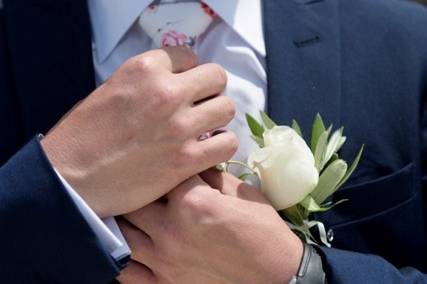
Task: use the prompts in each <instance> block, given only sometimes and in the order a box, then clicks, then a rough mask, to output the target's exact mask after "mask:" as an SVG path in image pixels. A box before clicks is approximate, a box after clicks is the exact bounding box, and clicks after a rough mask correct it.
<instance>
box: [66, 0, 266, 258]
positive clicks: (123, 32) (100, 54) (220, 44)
mask: <svg viewBox="0 0 427 284" xmlns="http://www.w3.org/2000/svg"><path fill="white" fill-rule="evenodd" d="M151 2H152V0H126V1H119V0H88V5H89V14H90V19H91V24H92V34H93V39H92V46H93V64H94V67H95V74H96V82H97V85H100V84H102V83H103V82H104V81H106V80H107V79H108V78H109V77H110V76H111V75H112V74H113V73H114V72H115V71H116V70H117V69H118V68H119V67H120V66H121V65H122V64H123V63H124V62H125V61H126V60H127V59H129V58H131V57H133V56H136V55H138V54H140V53H143V52H145V51H148V50H150V49H153V48H154V45H153V43H152V41H151V39H150V38H149V37H148V36H147V35H146V34H145V33H144V31H143V30H142V28H141V27H140V26H139V25H138V21H137V19H138V17H139V15H140V14H141V13H142V11H143V10H144V9H145V8H146V7H147V6H148V5H149V4H151ZM204 2H205V3H206V4H208V5H209V6H210V7H211V8H212V9H213V10H214V11H215V12H216V13H217V14H218V16H219V19H218V20H217V21H215V22H214V23H213V24H212V25H211V27H209V28H208V30H207V31H206V32H205V33H204V34H203V35H201V36H200V37H198V38H197V40H196V43H195V46H194V47H193V51H194V52H195V53H196V54H197V55H198V57H199V60H200V62H201V63H208V62H214V63H218V64H220V65H221V66H222V67H224V69H225V70H226V72H227V75H228V84H227V88H226V89H225V91H224V95H226V96H229V97H231V98H233V99H234V101H235V103H236V107H237V114H236V117H235V119H234V120H233V121H232V122H231V123H230V124H229V125H228V126H227V128H228V129H230V130H232V131H233V132H234V133H236V135H237V136H238V137H239V140H240V146H239V149H238V151H237V153H236V155H235V157H234V159H237V160H240V161H246V159H247V156H248V154H249V153H250V152H251V151H252V150H253V149H254V147H256V145H255V143H254V142H253V141H251V139H250V132H249V128H248V127H247V124H246V120H245V113H250V114H252V115H253V116H255V117H258V118H259V111H260V110H264V109H265V105H266V98H267V95H266V86H267V75H266V68H265V56H266V50H265V44H264V35H263V28H262V13H261V0H226V1H225V0H205V1H204ZM235 172H238V169H236V170H235ZM64 182H65V185H66V188H67V190H68V191H69V193H70V195H71V197H72V198H73V200H74V201H75V202H76V203H77V205H78V208H79V209H80V211H81V212H82V214H83V216H84V217H85V218H86V220H87V222H88V224H89V225H90V226H91V227H92V229H93V230H94V232H95V233H96V234H97V236H98V237H99V238H100V240H101V242H102V243H103V244H104V246H105V247H106V249H108V251H109V252H110V253H111V255H112V256H113V257H116V258H117V256H122V255H125V254H127V253H128V252H129V248H128V247H127V244H126V242H125V241H124V238H123V236H122V235H121V233H120V230H119V229H118V227H117V224H116V223H115V221H114V219H113V218H108V219H106V220H104V223H105V225H104V223H102V222H101V220H100V219H99V218H98V217H97V216H96V215H95V214H94V213H93V211H92V210H90V208H89V207H88V206H87V204H85V202H84V201H83V200H82V199H81V198H80V197H79V196H78V195H77V194H76V193H75V192H74V190H73V189H72V188H71V187H70V186H69V185H67V184H66V181H64ZM91 212H92V213H91ZM107 227H108V228H110V230H111V231H109V230H108V229H107Z"/></svg>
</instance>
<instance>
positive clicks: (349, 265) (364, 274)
mask: <svg viewBox="0 0 427 284" xmlns="http://www.w3.org/2000/svg"><path fill="white" fill-rule="evenodd" d="M318 251H319V253H320V255H321V256H322V261H323V268H324V269H325V273H326V278H327V280H328V283H407V284H411V283H414V284H415V283H417V284H421V283H427V275H426V274H423V273H422V272H420V271H418V270H416V269H414V268H410V267H408V268H402V269H397V268H396V267H394V266H393V265H392V264H390V263H389V262H387V261H386V260H384V259H383V258H382V257H379V256H376V255H368V254H361V253H357V252H350V251H344V250H339V249H333V248H326V247H320V249H319V250H318Z"/></svg>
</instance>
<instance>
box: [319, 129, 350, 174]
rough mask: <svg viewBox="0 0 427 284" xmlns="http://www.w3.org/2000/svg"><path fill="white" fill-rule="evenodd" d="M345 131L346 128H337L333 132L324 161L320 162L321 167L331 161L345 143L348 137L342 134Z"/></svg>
mask: <svg viewBox="0 0 427 284" xmlns="http://www.w3.org/2000/svg"><path fill="white" fill-rule="evenodd" d="M343 131H344V128H340V129H338V130H336V131H335V132H334V133H333V134H332V136H331V139H329V142H328V146H327V147H326V150H325V153H324V155H323V159H322V163H321V164H320V168H321V169H322V168H323V167H324V166H325V165H326V164H327V163H328V162H329V160H330V159H331V158H332V156H333V155H334V154H335V153H337V152H338V151H339V150H340V149H341V147H342V146H343V145H344V143H345V141H346V139H347V138H346V137H345V136H343V135H342V134H343Z"/></svg>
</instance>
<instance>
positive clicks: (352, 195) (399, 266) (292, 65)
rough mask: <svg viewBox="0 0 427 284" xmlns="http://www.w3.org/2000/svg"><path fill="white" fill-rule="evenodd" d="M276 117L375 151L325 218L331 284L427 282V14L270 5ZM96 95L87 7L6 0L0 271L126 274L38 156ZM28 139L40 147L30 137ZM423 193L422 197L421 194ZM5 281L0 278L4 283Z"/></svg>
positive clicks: (328, 3) (59, 275) (335, 5)
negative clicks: (60, 125) (48, 135)
mask: <svg viewBox="0 0 427 284" xmlns="http://www.w3.org/2000/svg"><path fill="white" fill-rule="evenodd" d="M263 13H264V20H265V39H266V45H267V54H268V55H267V68H268V79H269V80H268V95H269V100H268V111H269V112H270V114H271V115H272V117H273V118H274V119H275V120H276V121H278V122H279V123H289V122H290V121H291V119H292V118H295V119H297V120H298V121H300V122H301V125H302V128H303V130H304V131H305V133H308V132H309V128H310V124H311V120H312V118H313V117H314V115H315V114H316V113H317V112H320V113H321V114H322V115H323V116H324V118H325V120H326V121H328V122H331V123H334V125H336V126H340V125H344V126H345V127H346V133H347V135H348V137H349V140H348V142H347V144H346V146H345V147H344V149H343V150H342V155H343V156H344V157H345V158H347V159H351V158H353V156H354V154H355V153H356V151H357V150H358V147H359V146H360V145H361V144H363V143H364V144H365V145H366V150H365V153H364V155H363V158H362V161H361V163H360V166H359V168H358V170H357V172H356V173H355V174H354V176H353V177H352V178H351V180H350V181H349V182H348V184H347V186H346V187H345V188H343V189H342V190H340V191H339V192H338V193H337V194H336V195H335V196H334V198H335V199H337V200H338V199H342V198H348V199H350V201H349V202H347V203H344V204H342V205H340V206H338V207H336V208H335V209H334V210H332V211H330V212H328V213H325V214H319V215H318V218H319V219H321V220H322V221H323V222H324V223H325V224H326V225H327V226H328V227H329V228H332V229H333V230H334V233H335V240H334V242H333V245H334V248H333V249H328V248H321V249H320V253H321V256H322V258H323V262H324V267H325V270H326V273H327V277H328V280H329V281H330V282H331V283H427V276H426V275H425V274H423V272H422V271H424V272H425V271H427V255H426V253H427V231H426V228H427V224H426V220H427V219H426V212H427V199H426V197H425V196H426V195H427V194H426V193H425V191H426V189H427V111H426V103H427V100H426V96H427V31H426V27H427V10H426V9H425V8H422V7H420V6H417V5H414V4H409V3H406V2H404V1H395V0H375V1H372V0H264V6H263ZM94 88H95V84H94V71H93V66H92V54H91V35H90V25H89V19H88V13H87V7H86V3H85V1H84V0H31V1H29V0H4V8H3V9H2V10H0V131H1V132H0V133H1V134H0V135H1V139H0V165H2V166H1V168H0V245H1V247H0V256H1V258H0V277H2V279H3V280H2V281H4V282H5V283H90V284H93V283H107V282H108V281H109V280H111V279H112V278H114V277H115V275H116V274H117V273H118V266H117V265H116V263H115V262H114V261H113V260H112V259H111V258H110V257H109V256H108V255H107V254H106V253H105V251H104V249H103V247H102V246H101V244H100V243H99V242H98V241H97V239H96V237H95V235H94V234H93V232H92V231H91V230H90V228H89V227H88V225H87V224H86V223H85V221H84V219H83V218H82V217H81V216H80V214H79V212H78V210H77V209H76V208H75V206H74V205H73V203H72V202H71V200H70V198H69V197H68V196H67V194H66V192H65V191H64V190H63V188H62V186H61V184H60V182H59V181H58V179H57V178H56V176H55V174H54V172H53V171H52V168H51V166H50V164H49V162H48V160H47V159H46V157H45V156H44V154H43V151H42V150H41V148H40V145H39V143H38V140H37V139H36V138H33V139H31V138H32V137H34V135H36V134H37V133H45V132H46V131H47V130H48V129H49V128H51V127H52V126H53V125H54V123H55V122H56V121H57V120H58V119H59V118H60V117H61V116H62V115H63V114H64V113H66V111H67V110H69V109H70V108H71V107H72V106H73V105H74V104H75V103H76V102H77V101H79V100H80V99H83V98H84V97H85V96H87V95H88V94H89V93H90V92H91V91H92V90H93V89H94ZM28 141H30V142H28ZM423 194H424V197H423ZM0 282H1V281H0Z"/></svg>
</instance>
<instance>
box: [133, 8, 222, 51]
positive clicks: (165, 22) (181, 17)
mask: <svg viewBox="0 0 427 284" xmlns="http://www.w3.org/2000/svg"><path fill="white" fill-rule="evenodd" d="M215 17H216V14H215V12H214V11H213V10H212V9H211V8H210V7H209V6H208V5H206V4H205V3H203V2H200V1H197V0H157V1H154V2H153V3H152V4H151V5H149V6H148V7H147V8H146V9H145V10H144V11H143V12H142V14H141V16H140V18H139V24H140V25H141V27H142V28H143V30H144V31H145V32H146V33H147V34H148V35H149V36H150V37H151V38H152V40H153V42H154V44H155V45H156V46H157V47H166V46H177V45H187V46H190V47H192V46H193V45H194V43H195V41H196V38H197V37H198V36H199V35H201V34H202V33H203V32H205V31H206V29H207V28H208V27H209V25H210V24H211V23H212V21H213V19H214V18H215Z"/></svg>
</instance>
